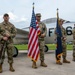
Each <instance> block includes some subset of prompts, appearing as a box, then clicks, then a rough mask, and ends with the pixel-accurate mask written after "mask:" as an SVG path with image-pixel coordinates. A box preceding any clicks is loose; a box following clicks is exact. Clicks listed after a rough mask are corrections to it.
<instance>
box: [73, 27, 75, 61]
mask: <svg viewBox="0 0 75 75" xmlns="http://www.w3.org/2000/svg"><path fill="white" fill-rule="evenodd" d="M73 60H74V61H75V28H74V29H73Z"/></svg>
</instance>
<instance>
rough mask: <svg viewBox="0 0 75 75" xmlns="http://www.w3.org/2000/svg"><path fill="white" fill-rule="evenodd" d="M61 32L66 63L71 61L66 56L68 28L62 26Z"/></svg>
mask: <svg viewBox="0 0 75 75" xmlns="http://www.w3.org/2000/svg"><path fill="white" fill-rule="evenodd" d="M55 31H56V29H55ZM61 32H62V50H63V55H62V56H63V62H64V63H70V61H68V60H66V56H67V50H66V49H67V45H66V30H65V28H64V27H63V26H62V27H61ZM56 37H57V35H56V33H55V39H56Z"/></svg>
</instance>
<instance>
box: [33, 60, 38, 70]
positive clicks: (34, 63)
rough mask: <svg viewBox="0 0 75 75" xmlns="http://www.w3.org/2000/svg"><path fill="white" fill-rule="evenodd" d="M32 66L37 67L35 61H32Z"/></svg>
mask: <svg viewBox="0 0 75 75" xmlns="http://www.w3.org/2000/svg"><path fill="white" fill-rule="evenodd" d="M32 68H34V69H36V68H37V65H36V62H34V61H33V63H32Z"/></svg>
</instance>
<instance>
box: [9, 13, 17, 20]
mask: <svg viewBox="0 0 75 75" xmlns="http://www.w3.org/2000/svg"><path fill="white" fill-rule="evenodd" d="M8 14H9V16H10V20H16V19H17V18H18V17H17V16H16V15H15V14H13V13H12V12H8Z"/></svg>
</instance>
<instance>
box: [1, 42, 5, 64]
mask: <svg viewBox="0 0 75 75" xmlns="http://www.w3.org/2000/svg"><path fill="white" fill-rule="evenodd" d="M5 48H6V42H4V44H3V46H2V48H1V50H0V64H1V62H2V57H3V55H4V52H5Z"/></svg>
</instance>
